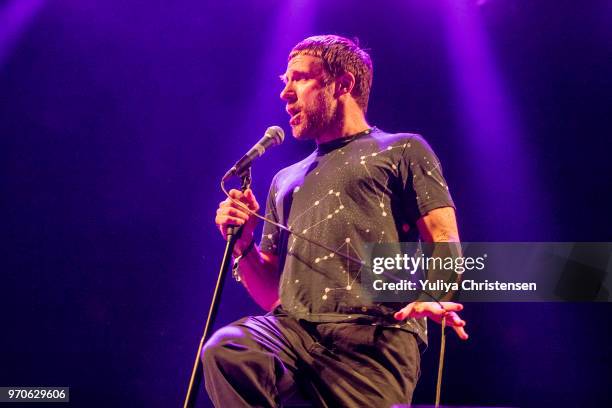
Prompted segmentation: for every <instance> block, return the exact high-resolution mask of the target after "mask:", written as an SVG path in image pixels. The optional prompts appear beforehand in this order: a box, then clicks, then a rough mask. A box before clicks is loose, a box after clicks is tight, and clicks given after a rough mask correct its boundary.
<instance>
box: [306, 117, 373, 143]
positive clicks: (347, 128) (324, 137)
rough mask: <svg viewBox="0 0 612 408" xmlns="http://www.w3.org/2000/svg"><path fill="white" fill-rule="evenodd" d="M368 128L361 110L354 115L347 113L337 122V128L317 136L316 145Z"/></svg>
mask: <svg viewBox="0 0 612 408" xmlns="http://www.w3.org/2000/svg"><path fill="white" fill-rule="evenodd" d="M369 128H370V125H368V122H367V121H366V120H365V117H364V116H363V114H362V113H361V112H359V113H358V114H355V115H347V116H345V118H344V120H343V121H342V122H341V123H339V125H338V128H337V129H332V130H329V131H328V132H325V133H322V134H321V135H320V136H318V137H317V138H316V139H315V141H316V142H317V145H320V144H322V143H327V142H331V141H333V140H336V139H342V138H345V137H349V136H352V135H356V134H357V133H361V132H363V131H365V130H367V129H369Z"/></svg>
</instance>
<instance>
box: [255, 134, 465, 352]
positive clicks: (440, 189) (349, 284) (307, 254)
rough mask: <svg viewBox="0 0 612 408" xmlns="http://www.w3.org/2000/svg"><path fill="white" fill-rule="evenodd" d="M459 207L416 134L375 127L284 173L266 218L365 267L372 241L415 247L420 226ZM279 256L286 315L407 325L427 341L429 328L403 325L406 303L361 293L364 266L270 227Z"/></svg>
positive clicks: (266, 234) (268, 238) (268, 235)
mask: <svg viewBox="0 0 612 408" xmlns="http://www.w3.org/2000/svg"><path fill="white" fill-rule="evenodd" d="M449 206H451V207H454V204H453V201H452V199H451V196H450V194H449V191H448V186H447V184H446V181H445V180H444V178H443V176H442V169H441V167H440V162H439V160H438V158H437V157H436V155H435V154H434V153H433V151H432V150H431V148H430V147H429V145H428V144H427V142H425V140H423V138H422V137H420V136H419V135H415V134H405V133H403V134H388V133H384V132H382V131H381V130H379V129H376V128H373V129H370V130H368V131H366V132H363V133H360V134H358V135H355V136H353V137H349V138H343V139H338V140H334V141H332V142H329V143H325V144H321V145H319V146H318V147H317V149H316V150H315V151H314V152H313V153H312V154H311V155H309V156H308V157H306V158H305V159H304V160H302V161H300V162H298V163H296V164H294V165H292V166H289V167H287V168H285V169H283V170H281V171H280V172H278V174H276V176H275V177H274V179H273V181H272V184H271V187H270V192H269V194H268V199H267V205H266V217H268V218H270V219H272V220H275V221H276V222H278V223H281V224H284V225H286V226H288V227H289V228H290V229H291V230H292V231H297V232H299V233H302V234H305V236H307V237H309V238H311V239H314V240H316V241H317V242H320V243H321V244H324V245H325V246H327V247H329V248H333V249H335V250H336V251H338V252H340V253H342V254H346V255H348V256H350V257H352V258H354V259H357V260H362V259H364V257H365V256H366V254H365V251H364V245H365V244H366V243H384V242H399V241H415V240H417V239H418V231H417V229H416V221H417V219H419V218H420V217H421V216H423V215H425V214H426V213H427V212H428V211H431V210H433V209H435V208H440V207H449ZM260 248H261V250H263V251H266V252H270V253H273V254H275V255H278V256H279V259H280V262H279V269H280V270H279V273H280V274H281V277H280V289H279V291H280V299H281V305H282V308H283V309H284V311H285V312H286V313H288V314H289V315H292V316H294V317H296V318H298V319H305V320H308V321H313V322H334V321H337V322H349V321H354V322H361V323H363V322H368V323H371V324H381V325H384V326H392V327H401V328H403V329H406V330H410V331H412V332H415V333H417V334H418V335H419V336H420V337H421V339H423V340H424V341H426V326H425V322H424V321H422V320H420V321H416V320H414V319H408V320H406V321H404V322H398V321H396V320H395V319H394V318H393V313H395V312H396V311H397V310H399V309H400V308H401V307H403V306H404V305H403V304H390V303H376V302H373V301H372V300H371V299H370V296H369V295H368V293H367V291H365V290H363V289H362V287H361V274H362V271H361V266H362V265H361V264H360V263H358V262H354V261H350V260H347V259H346V258H344V257H340V256H338V255H335V254H334V253H332V252H329V251H327V250H325V249H324V248H321V247H319V246H316V245H313V244H311V243H309V242H307V241H305V240H303V239H300V238H298V237H295V236H294V235H290V234H289V233H288V232H286V231H283V230H281V229H279V228H278V227H276V226H274V225H272V224H270V223H266V224H265V225H264V230H263V236H262V240H261V244H260Z"/></svg>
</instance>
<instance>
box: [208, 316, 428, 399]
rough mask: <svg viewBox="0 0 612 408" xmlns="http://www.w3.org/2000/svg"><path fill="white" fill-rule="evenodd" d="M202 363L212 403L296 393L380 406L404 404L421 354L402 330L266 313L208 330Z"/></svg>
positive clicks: (272, 397) (273, 397)
mask: <svg viewBox="0 0 612 408" xmlns="http://www.w3.org/2000/svg"><path fill="white" fill-rule="evenodd" d="M202 362H203V364H204V376H205V381H206V390H207V391H208V394H209V396H210V398H211V400H212V401H213V403H214V404H215V406H216V407H223V408H225V407H232V408H234V407H277V406H283V405H284V404H285V403H286V402H287V400H288V399H290V397H292V395H293V394H295V393H296V392H297V393H298V394H301V395H303V396H305V397H306V398H308V399H309V400H310V401H311V403H312V404H313V405H314V406H320V407H366V406H367V407H377V408H378V407H381V408H382V407H389V406H391V405H393V404H397V403H404V404H408V403H410V401H411V399H412V392H413V391H414V387H415V385H416V382H417V379H418V376H419V366H420V355H419V348H418V345H417V340H416V337H415V336H414V335H413V334H412V333H409V332H407V331H404V330H400V329H395V328H384V327H381V326H373V325H370V324H355V323H310V322H306V321H303V320H299V321H298V320H296V319H294V318H291V317H289V316H286V315H283V314H279V313H273V314H268V315H266V316H256V317H246V318H243V319H240V320H238V321H236V322H234V323H232V324H230V325H228V326H226V327H223V328H222V329H220V330H218V331H217V332H215V333H214V335H213V336H212V337H211V338H210V340H209V341H208V342H207V343H206V345H205V346H204V350H203V353H202Z"/></svg>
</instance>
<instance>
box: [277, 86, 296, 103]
mask: <svg viewBox="0 0 612 408" xmlns="http://www.w3.org/2000/svg"><path fill="white" fill-rule="evenodd" d="M280 98H281V99H282V100H283V101H285V102H291V101H292V100H295V92H294V91H293V88H292V86H291V82H287V83H286V84H285V87H284V88H283V90H282V91H281V93H280Z"/></svg>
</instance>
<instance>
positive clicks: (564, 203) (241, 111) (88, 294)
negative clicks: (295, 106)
mask: <svg viewBox="0 0 612 408" xmlns="http://www.w3.org/2000/svg"><path fill="white" fill-rule="evenodd" d="M476 3H478V4H480V5H476ZM611 27H612V6H611V5H610V2H607V1H588V2H572V1H537V2H524V1H518V0H515V1H510V0H490V1H479V2H476V1H467V0H465V1H462V0H454V1H451V0H447V1H442V0H440V1H425V0H422V1H396V2H365V1H364V2H356V1H333V2H324V1H280V0H279V1H251V2H246V1H228V2H204V1H193V0H191V1H179V2H145V1H131V2H119V1H117V2H99V1H92V0H57V1H55V0H54V1H51V0H48V1H45V0H2V1H0V169H1V173H0V174H1V179H0V192H1V193H0V194H1V200H0V210H1V211H0V219H1V220H2V222H1V224H0V233H1V234H2V238H3V245H2V257H1V260H0V268H1V284H0V293H1V295H0V332H1V333H2V334H1V335H0V350H1V351H0V385H2V386H8V385H37V386H43V385H48V386H51V385H58V386H70V387H71V399H72V405H73V406H82V407H98V406H100V407H110V406H126V407H128V406H130V407H131V406H150V407H174V406H178V405H179V404H181V402H182V398H183V395H184V393H185V390H186V385H187V381H188V377H189V374H190V369H191V365H192V361H193V357H194V352H195V349H196V347H197V344H198V341H199V337H200V333H201V331H202V328H203V324H204V318H205V315H206V311H207V307H208V302H209V299H210V297H211V292H212V289H213V285H214V281H215V274H216V271H217V266H218V263H219V261H220V257H221V251H222V247H223V242H222V240H221V239H220V237H219V235H218V233H217V231H216V230H215V227H214V223H213V219H214V213H215V209H216V207H217V205H218V203H219V201H221V200H222V199H223V196H222V194H221V192H220V190H219V187H218V180H219V178H220V176H221V175H222V174H223V173H224V172H225V171H226V170H227V169H228V168H229V167H230V166H231V164H232V163H233V161H235V160H236V159H237V158H239V157H240V156H241V155H242V154H243V153H244V152H245V151H246V150H247V149H248V148H249V147H250V146H251V145H252V144H253V143H254V142H255V141H256V140H258V139H259V137H260V136H261V135H262V134H263V131H264V130H265V128H266V127H267V126H270V125H273V124H279V125H281V126H283V127H284V128H285V130H286V131H287V132H289V127H288V124H287V121H288V117H287V115H286V114H285V112H284V105H283V103H282V102H281V101H280V100H279V98H278V94H279V92H280V90H281V83H280V82H279V81H278V75H279V74H281V73H283V72H284V69H285V65H286V55H287V52H288V51H289V49H290V47H291V46H292V45H293V44H294V43H295V42H297V41H298V40H300V39H302V38H303V37H305V36H307V35H312V34H318V33H336V34H341V35H347V36H357V37H359V39H360V40H361V43H362V45H364V46H365V47H366V48H368V49H370V50H371V54H372V57H373V60H374V65H375V74H374V85H373V91H372V97H371V101H370V109H369V112H368V117H369V120H370V122H371V123H372V124H374V125H376V126H378V127H380V128H382V129H384V130H388V131H413V132H419V133H422V134H423V135H424V136H425V137H426V138H427V139H428V140H429V142H430V143H431V144H432V146H433V147H434V149H435V150H436V152H437V153H438V155H439V156H440V158H441V161H442V163H443V166H444V171H445V174H446V176H447V179H448V182H449V185H450V186H451V191H452V193H453V196H454V198H455V200H456V203H457V206H458V217H459V223H460V229H461V234H462V239H463V240H465V241H485V240H491V241H611V240H612V229H611V227H612V223H611V222H610V208H611V205H610V199H611V197H612V194H611V191H610V189H611V187H612V182H611V181H612V180H611V174H612V171H611V170H612V169H611V166H610V149H609V143H608V139H609V138H610V137H611V136H612V134H611V130H612V126H611V123H610V121H611V119H610V117H611V115H610V108H611V103H610V102H611V101H610V95H611V94H612V86H611V78H612V59H611V58H610V56H611V55H612V28H611ZM312 149H313V145H311V144H307V143H305V144H300V143H297V142H296V141H295V140H292V138H291V137H290V136H289V137H288V138H287V141H286V142H285V144H284V145H283V146H281V147H279V148H276V149H274V150H273V151H270V152H269V153H267V154H266V156H265V157H264V158H262V159H261V160H260V161H258V162H257V163H256V164H255V168H254V186H255V192H256V194H257V195H258V197H259V199H260V202H263V201H264V200H265V194H266V192H267V188H268V185H269V182H270V180H271V177H272V176H273V175H274V173H275V172H276V171H278V170H279V169H281V168H282V167H284V166H286V165H288V164H290V163H292V162H294V161H296V160H298V159H300V158H302V157H304V156H305V155H306V154H308V153H309V152H310V151H312ZM260 312H261V311H260V310H259V309H258V308H257V306H256V305H254V303H253V302H252V301H251V300H250V299H249V298H248V296H247V295H246V292H245V291H244V290H243V289H242V288H241V287H240V286H239V285H236V284H235V283H233V282H229V281H228V282H227V285H226V292H225V294H224V300H223V303H222V305H221V308H220V315H219V318H218V325H221V324H225V323H229V322H231V321H233V320H235V319H237V318H239V317H241V316H243V315H247V314H257V313H260ZM611 312H612V308H611V307H610V304H608V303H606V304H597V305H595V304H535V303H534V304H468V305H466V308H465V313H464V315H465V318H466V319H467V321H468V328H469V332H470V334H471V338H470V340H469V341H468V342H466V343H462V342H460V341H459V340H456V339H455V338H453V337H452V336H449V342H448V345H447V347H448V349H447V364H446V368H447V370H446V373H445V381H444V390H443V401H445V402H446V403H453V404H473V405H501V406H503V405H505V406H508V405H514V406H535V405H536V404H543V405H542V406H544V405H553V404H554V405H556V406H596V405H598V404H601V405H600V406H604V405H609V403H610V397H609V390H610V386H611V385H612V384H611V379H610V373H609V370H610V366H611V365H612V361H611V354H610V353H611V350H612V346H611V344H612V342H611V340H612V336H611V334H612V333H611V328H610V313H611ZM438 336H439V329H437V328H432V334H431V346H430V348H429V350H428V351H427V352H426V353H425V354H424V356H423V367H422V377H421V382H420V383H419V385H418V387H417V390H416V393H415V402H418V403H428V402H432V401H433V397H434V382H435V373H436V362H437V360H436V359H437V350H438V344H439V343H438V342H439V340H438ZM200 403H201V406H209V402H208V400H207V398H206V397H205V396H204V395H203V396H202V397H201V399H200Z"/></svg>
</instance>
